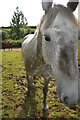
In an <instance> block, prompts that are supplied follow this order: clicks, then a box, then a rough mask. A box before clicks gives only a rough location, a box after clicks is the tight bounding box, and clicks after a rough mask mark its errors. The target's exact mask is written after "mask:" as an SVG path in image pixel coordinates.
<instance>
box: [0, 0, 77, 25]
mask: <svg viewBox="0 0 80 120" xmlns="http://www.w3.org/2000/svg"><path fill="white" fill-rule="evenodd" d="M53 1H54V3H61V4H63V5H66V4H67V2H68V0H53ZM17 6H18V7H19V9H20V10H21V11H22V12H23V14H24V16H25V17H26V18H27V20H28V25H30V26H35V25H37V24H38V23H39V21H40V18H41V16H42V15H43V13H44V12H43V10H42V6H41V0H0V27H1V26H10V21H11V18H12V15H13V14H14V11H15V10H16V7H17ZM75 15H76V16H77V15H78V9H77V10H76V11H75Z"/></svg>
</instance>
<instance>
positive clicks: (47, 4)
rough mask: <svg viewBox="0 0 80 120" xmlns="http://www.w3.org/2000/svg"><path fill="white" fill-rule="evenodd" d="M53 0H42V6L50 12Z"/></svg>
mask: <svg viewBox="0 0 80 120" xmlns="http://www.w3.org/2000/svg"><path fill="white" fill-rule="evenodd" d="M52 3H53V0H42V8H43V10H44V11H45V13H47V12H48V10H49V9H50V7H51V6H52Z"/></svg>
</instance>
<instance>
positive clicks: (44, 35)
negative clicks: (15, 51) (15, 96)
mask: <svg viewBox="0 0 80 120" xmlns="http://www.w3.org/2000/svg"><path fill="white" fill-rule="evenodd" d="M52 3H53V2H51V1H50V2H44V0H43V1H42V7H43V10H44V11H45V14H44V16H43V17H42V19H41V21H40V24H39V25H38V26H37V29H36V32H35V34H33V35H28V36H26V37H25V38H24V39H23V43H22V55H23V58H24V64H25V68H26V76H27V80H28V92H29V93H30V92H31V90H32V89H33V88H34V81H33V77H32V76H43V77H44V89H43V93H44V100H43V103H44V107H43V109H44V110H46V109H48V107H47V102H46V96H47V91H48V83H49V80H50V79H51V77H52V75H54V76H55V79H56V88H57V92H58V96H59V98H60V100H61V101H62V102H63V103H64V104H65V105H66V106H68V107H72V106H74V105H76V104H78V102H79V97H78V82H79V70H78V64H77V46H78V45H77V44H78V28H79V24H78V21H77V20H76V18H75V16H74V15H73V11H74V10H75V9H76V7H77V5H78V2H75V4H74V2H68V4H67V7H64V6H63V5H59V4H58V5H55V4H53V6H52ZM53 73H54V74H53Z"/></svg>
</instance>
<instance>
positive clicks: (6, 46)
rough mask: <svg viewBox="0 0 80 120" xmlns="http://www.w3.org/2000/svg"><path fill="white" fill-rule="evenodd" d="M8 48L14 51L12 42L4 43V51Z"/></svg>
mask: <svg viewBox="0 0 80 120" xmlns="http://www.w3.org/2000/svg"><path fill="white" fill-rule="evenodd" d="M6 48H8V49H9V50H10V49H11V51H12V42H2V49H4V51H5V49H6Z"/></svg>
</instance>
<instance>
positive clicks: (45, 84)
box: [43, 77, 51, 110]
mask: <svg viewBox="0 0 80 120" xmlns="http://www.w3.org/2000/svg"><path fill="white" fill-rule="evenodd" d="M50 79H51V77H49V78H47V79H45V80H44V88H43V94H44V100H43V104H44V106H43V110H48V106H47V101H46V98H47V92H48V83H49V81H50Z"/></svg>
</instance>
